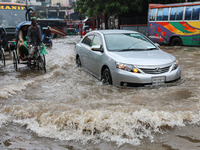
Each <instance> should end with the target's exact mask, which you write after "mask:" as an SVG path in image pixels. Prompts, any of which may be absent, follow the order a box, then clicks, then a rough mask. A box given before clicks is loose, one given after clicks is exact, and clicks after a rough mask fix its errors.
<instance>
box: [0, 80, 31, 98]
mask: <svg viewBox="0 0 200 150" xmlns="http://www.w3.org/2000/svg"><path fill="white" fill-rule="evenodd" d="M31 83H33V80H29V81H23V82H18V83H16V82H15V83H14V84H9V85H5V86H3V87H1V88H0V97H1V98H8V97H9V96H12V95H14V94H16V93H17V92H20V91H22V90H24V89H26V87H27V86H28V85H29V84H31Z"/></svg>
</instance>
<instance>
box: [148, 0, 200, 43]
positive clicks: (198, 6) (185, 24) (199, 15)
mask: <svg viewBox="0 0 200 150" xmlns="http://www.w3.org/2000/svg"><path fill="white" fill-rule="evenodd" d="M147 26H148V36H149V38H150V39H151V40H152V41H153V42H156V43H159V44H169V45H172V46H175V45H177V46H181V45H186V46H200V2H190V3H176V4H166V5H164V4H149V12H148V24H147Z"/></svg>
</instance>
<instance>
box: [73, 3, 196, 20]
mask: <svg viewBox="0 0 200 150" xmlns="http://www.w3.org/2000/svg"><path fill="white" fill-rule="evenodd" d="M185 1H186V0H173V1H172V0H78V1H77V2H76V11H79V12H81V13H82V14H85V15H87V16H89V17H93V16H94V15H95V16H97V15H99V14H102V13H104V14H107V15H108V16H112V15H120V14H122V13H126V12H129V11H132V10H134V11H138V12H143V11H145V9H146V8H147V7H148V4H149V3H160V4H169V3H182V2H185ZM194 1H198V0H188V2H194Z"/></svg>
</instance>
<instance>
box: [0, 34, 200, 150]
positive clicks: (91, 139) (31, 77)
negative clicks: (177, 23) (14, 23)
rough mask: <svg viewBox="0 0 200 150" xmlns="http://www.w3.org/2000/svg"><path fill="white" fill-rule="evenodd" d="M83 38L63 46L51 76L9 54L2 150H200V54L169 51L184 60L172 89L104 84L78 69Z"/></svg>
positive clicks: (0, 116)
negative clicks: (16, 61) (77, 56)
mask: <svg viewBox="0 0 200 150" xmlns="http://www.w3.org/2000/svg"><path fill="white" fill-rule="evenodd" d="M79 40H80V37H78V36H68V37H65V38H63V39H55V40H54V41H53V47H52V48H48V49H47V51H48V53H49V54H47V55H46V62H47V73H46V74H44V73H43V72H42V71H38V70H35V69H29V68H28V67H27V66H26V65H23V64H20V65H19V71H17V72H16V71H15V70H14V66H13V64H12V57H11V56H10V55H8V54H7V56H6V58H7V60H6V66H5V67H3V66H2V65H1V66H0V149H43V150H44V149H59V150H61V149H69V150H79V149H80V150H82V149H87V150H93V149H99V150H105V149H106V150H114V149H115V150H116V149H120V150H128V149H131V150H133V149H134V150H141V149H144V150H173V149H176V150H188V149H192V150H198V149H200V92H199V91H200V87H199V84H200V69H199V66H200V61H199V60H200V49H199V48H196V47H168V46H163V47H161V48H162V49H163V50H164V51H166V52H168V53H171V54H172V55H174V56H176V58H177V59H178V60H179V61H180V65H181V68H182V79H181V81H180V82H179V83H178V84H176V85H172V86H163V87H156V88H155V87H154V88H151V87H148V88H125V87H114V86H109V85H102V83H101V82H100V81H99V80H97V79H96V78H94V77H93V76H91V75H89V74H88V73H87V72H85V71H84V70H82V69H80V68H77V67H76V66H75V55H74V48H75V43H77V41H79Z"/></svg>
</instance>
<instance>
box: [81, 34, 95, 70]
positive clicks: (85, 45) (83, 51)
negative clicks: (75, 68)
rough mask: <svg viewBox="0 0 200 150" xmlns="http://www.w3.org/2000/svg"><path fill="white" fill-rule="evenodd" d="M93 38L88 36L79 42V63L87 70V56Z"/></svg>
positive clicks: (88, 63)
mask: <svg viewBox="0 0 200 150" xmlns="http://www.w3.org/2000/svg"><path fill="white" fill-rule="evenodd" d="M93 37H94V35H88V36H86V37H85V38H84V39H83V40H82V42H81V61H82V62H81V63H82V66H83V67H84V68H85V69H87V70H90V67H89V66H90V59H89V55H90V51H91V50H90V48H91V44H92V39H93Z"/></svg>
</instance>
